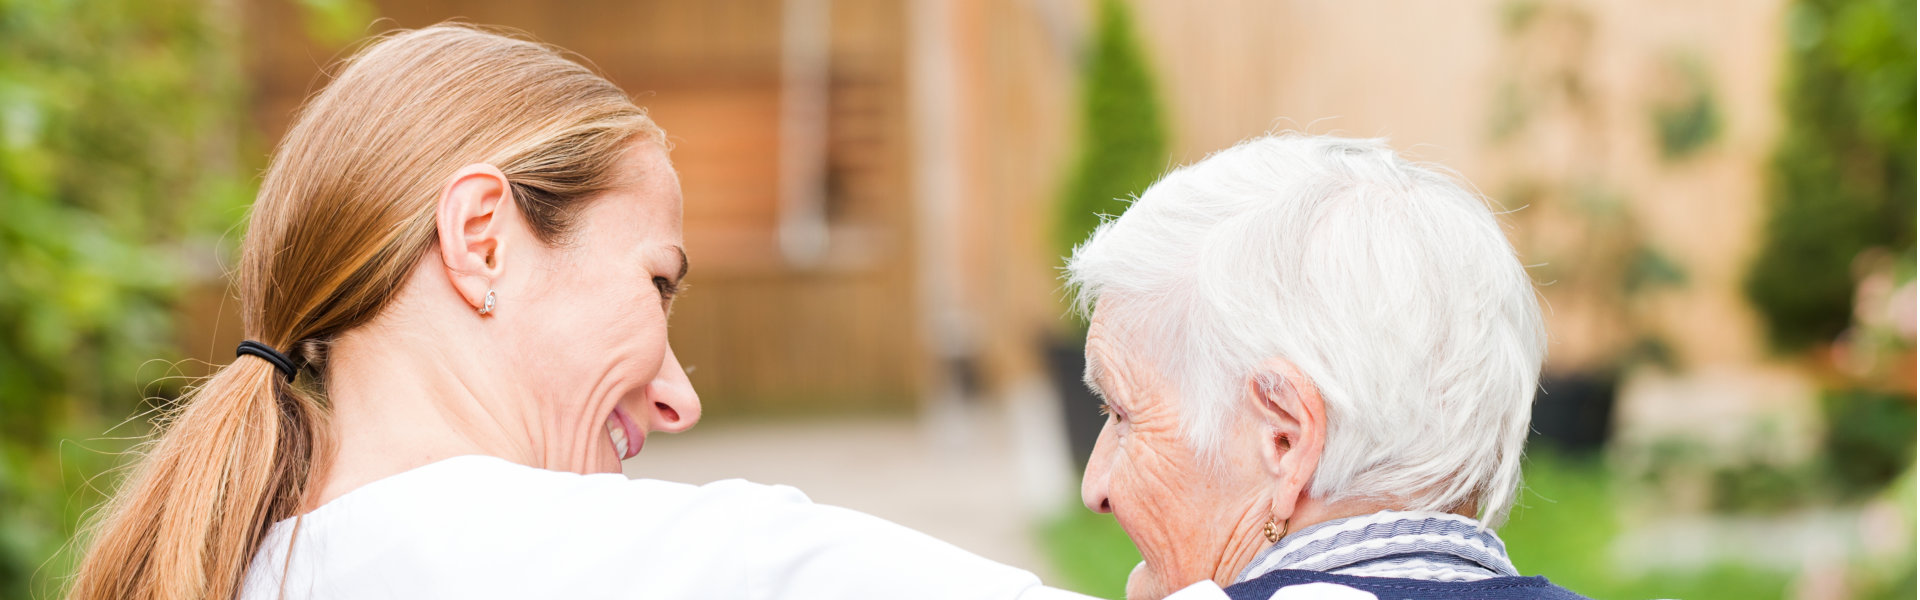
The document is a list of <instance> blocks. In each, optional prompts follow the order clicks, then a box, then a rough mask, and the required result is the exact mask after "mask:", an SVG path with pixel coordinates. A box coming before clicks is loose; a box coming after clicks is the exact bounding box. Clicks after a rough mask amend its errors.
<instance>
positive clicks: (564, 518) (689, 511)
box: [241, 456, 1086, 600]
mask: <svg viewBox="0 0 1920 600" xmlns="http://www.w3.org/2000/svg"><path fill="white" fill-rule="evenodd" d="M289 553H291V557H292V560H291V561H289V560H288V557H289ZM241 598H243V599H246V600H269V599H274V598H288V599H307V598H410V599H411V598H454V599H459V600H480V599H487V598H740V599H768V600H773V599H801V598H968V599H976V598H1006V599H1020V600H1052V599H1067V598H1075V599H1079V598H1086V596H1081V595H1079V594H1075V593H1072V592H1067V591H1064V590H1058V589H1054V588H1049V587H1045V586H1042V585H1041V584H1040V579H1039V578H1038V577H1035V576H1034V575H1033V574H1032V573H1029V572H1027V571H1024V570H1021V569H1017V568H1014V567H1009V566H1006V565H1002V564H999V563H995V562H993V561H990V560H987V559H984V558H981V557H979V556H975V555H974V554H972V553H969V552H967V551H965V550H961V549H960V548H957V547H955V546H953V545H952V544H948V543H946V542H942V541H940V540H937V539H934V538H932V537H929V536H927V535H926V534H922V533H920V532H917V531H914V530H911V529H908V528H906V527H902V526H900V525H896V524H894V523H891V522H888V521H885V520H882V519H880V518H877V517H873V516H870V515H866V514H863V513H859V512H855V511H852V510H847V509H844V508H839V507H834V506H826V505H820V504H814V503H812V502H811V501H809V500H808V499H807V496H806V495H805V494H802V493H800V491H799V490H796V489H793V488H790V487H786V486H768V485H760V484H755V483H750V482H746V481H742V480H737V479H736V480H727V481H719V482H715V483H711V484H707V485H701V486H694V485H686V484H680V483H669V482H664V481H654V480H644V479H642V480H630V479H627V478H626V477H625V476H623V475H619V474H611V473H609V474H600V475H580V474H577V473H562V472H556V471H547V470H542V469H536V468H533V467H527V466H523V465H519V464H514V463H512V462H509V461H506V460H503V459H499V458H494V457H487V456H462V457H458V458H451V459H447V460H443V461H440V462H437V463H433V464H430V465H427V466H424V467H420V468H417V469H414V470H411V471H407V472H405V473H401V474H398V475H394V476H392V477H388V478H386V479H382V480H379V481H376V482H373V483H370V484H367V485H365V486H362V487H361V488H359V489H356V490H354V491H352V492H349V493H347V494H346V495H343V496H341V497H339V498H337V499H335V500H333V501H332V502H328V503H327V504H326V505H324V506H321V507H320V508H319V509H317V510H314V511H313V512H311V513H308V514H306V515H305V516H304V517H302V518H301V519H300V520H299V531H298V536H297V538H296V535H295V521H294V520H291V519H290V520H287V521H281V522H279V523H275V524H274V525H273V527H272V528H271V530H270V531H269V532H268V533H267V536H266V539H265V542H264V543H263V544H262V545H261V548H260V551H259V553H258V554H256V555H255V556H254V559H253V563H252V565H251V567H250V568H249V569H248V570H247V575H246V581H245V582H244V584H243V586H242V589H241Z"/></svg>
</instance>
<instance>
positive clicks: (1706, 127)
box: [1653, 54, 1720, 160]
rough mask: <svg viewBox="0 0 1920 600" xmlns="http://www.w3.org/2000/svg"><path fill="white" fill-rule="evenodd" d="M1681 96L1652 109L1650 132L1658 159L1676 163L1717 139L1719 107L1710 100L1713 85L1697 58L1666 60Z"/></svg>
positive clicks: (1718, 132)
mask: <svg viewBox="0 0 1920 600" xmlns="http://www.w3.org/2000/svg"><path fill="white" fill-rule="evenodd" d="M1669 62H1670V63H1671V65H1670V66H1669V68H1671V69H1672V70H1673V71H1674V73H1675V74H1676V76H1677V78H1678V79H1679V81H1681V82H1682V85H1681V86H1680V91H1681V96H1680V97H1679V98H1677V99H1675V100H1673V101H1671V102H1668V103H1663V104H1659V105H1656V106H1654V107H1653V129H1654V131H1655V132H1657V133H1659V137H1660V157H1661V158H1664V159H1666V160H1678V159H1682V158H1686V157H1688V156H1692V155H1693V154H1694V153H1696V152H1699V151H1700V150H1702V149H1704V148H1706V147H1707V144H1708V143H1710V142H1712V141H1713V140H1714V138H1717V137H1719V136H1720V105H1719V103H1717V102H1715V101H1714V99H1713V82H1712V80H1711V78H1710V77H1709V76H1708V74H1707V67H1706V65H1705V64H1704V63H1702V62H1701V60H1700V58H1699V57H1697V56H1692V55H1686V54H1682V55H1676V56H1674V57H1672V58H1670V59H1669Z"/></svg>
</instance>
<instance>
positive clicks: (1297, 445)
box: [1067, 135, 1579, 599]
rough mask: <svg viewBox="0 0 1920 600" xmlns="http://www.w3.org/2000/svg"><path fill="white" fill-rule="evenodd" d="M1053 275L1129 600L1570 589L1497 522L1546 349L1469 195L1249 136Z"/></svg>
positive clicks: (1392, 162)
mask: <svg viewBox="0 0 1920 600" xmlns="http://www.w3.org/2000/svg"><path fill="white" fill-rule="evenodd" d="M1067 270H1068V278H1069V280H1070V281H1071V283H1072V284H1073V285H1074V286H1075V287H1076V288H1077V289H1078V292H1079V295H1080V299H1081V302H1082V306H1083V307H1090V309H1091V322H1092V325H1091V328H1090V330H1089V331H1088V335H1087V348H1086V352H1087V381H1088V385H1090V386H1091V387H1092V388H1093V389H1094V390H1095V391H1096V392H1097V393H1098V394H1100V396H1101V397H1102V398H1103V400H1104V406H1103V410H1104V411H1105V412H1107V413H1108V414H1109V415H1110V417H1109V419H1108V421H1107V423H1106V425H1105V428H1104V429H1103V430H1102V431H1101V434H1100V439H1099V442H1098V443H1097V444H1096V446H1095V449H1094V451H1093V457H1092V459H1091V461H1090V462H1089V464H1088V467H1087V472H1086V479H1085V481H1084V482H1083V484H1082V489H1081V494H1082V497H1083V500H1084V501H1085V502H1086V505H1087V507H1088V508H1090V509H1092V510H1094V511H1098V512H1102V513H1112V514H1113V515H1114V517H1115V518H1116V519H1118V520H1119V522H1120V525H1121V527H1122V528H1124V529H1125V530H1126V532H1127V534H1128V536H1130V537H1131V538H1132V539H1133V541H1134V544H1135V545H1136V546H1138V547H1139V549H1140V553H1141V555H1142V557H1143V558H1144V559H1145V560H1144V561H1143V562H1141V563H1140V565H1139V566H1138V567H1136V568H1135V569H1134V571H1133V574H1132V576H1131V577H1130V578H1129V579H1128V581H1127V596H1128V597H1129V598H1134V599H1141V598H1160V597H1163V596H1166V595H1168V593H1169V592H1172V591H1174V590H1182V588H1188V589H1185V590H1183V593H1181V594H1180V595H1181V596H1182V597H1188V596H1192V597H1204V596H1206V595H1217V594H1218V591H1217V590H1213V589H1212V586H1214V585H1216V584H1217V585H1220V586H1225V591H1226V593H1227V595H1229V596H1230V597H1232V598H1236V599H1244V598H1261V599H1265V598H1275V599H1281V598H1371V597H1379V598H1578V597H1579V596H1577V595H1575V594H1573V593H1571V592H1568V591H1567V590H1565V589H1562V588H1559V587H1555V586H1554V585H1552V584H1550V583H1548V582H1547V581H1546V580H1545V579H1544V578H1540V577H1520V576H1519V573H1518V572H1517V571H1516V570H1515V569H1514V566H1513V564H1512V563H1511V562H1509V561H1508V558H1507V555H1506V550H1505V545H1504V544H1502V543H1501V542H1500V539H1499V538H1498V537H1496V536H1495V535H1494V533H1493V531H1492V528H1493V527H1495V526H1498V525H1499V524H1500V521H1501V519H1502V518H1503V517H1504V516H1505V515H1506V513H1507V510H1508V509H1509V508H1510V507H1512V505H1513V502H1514V496H1515V493H1516V492H1515V490H1516V488H1517V486H1518V485H1519V481H1520V458H1521V446H1522V445H1523V444H1524V443H1525V441H1526V437H1527V422H1528V416H1529V409H1530V407H1531V406H1532V400H1533V394H1534V387H1535V384H1536V380H1537V378H1538V374H1539V371H1540V361H1541V357H1542V355H1543V353H1544V352H1545V336H1544V333H1543V330H1542V327H1541V322H1540V309H1539V305H1538V304H1537V302H1536V300H1535V297H1534V290H1533V286H1532V284H1531V282H1530V280H1529V279H1528V276H1527V272H1526V270H1525V269H1524V268H1523V267H1522V266H1521V264H1520V261H1519V260H1517V259H1516V257H1515V254H1514V251H1513V247H1512V246H1510V245H1509V244H1508V243H1507V240H1506V238H1505V237H1504V236H1503V235H1502V234H1501V230H1500V225H1499V224H1498V223H1497V222H1496V221H1495V219H1494V216H1493V214H1492V213H1490V212H1489V211H1488V208H1487V206H1486V204H1485V203H1484V202H1483V201H1482V200H1481V198H1480V197H1478V196H1476V195H1475V194H1473V193H1471V192H1469V191H1467V190H1465V189H1462V188H1461V187H1460V186H1459V185H1458V184H1456V183H1454V182H1453V181H1450V180H1449V179H1448V178H1447V177H1445V176H1443V175H1441V174H1440V173H1437V172H1436V171H1435V170H1433V169H1431V168H1427V167H1422V166H1420V165H1417V164H1414V163H1410V162H1407V161H1405V160H1402V159H1401V158H1399V157H1398V156H1396V155H1395V154H1394V153H1393V152H1392V151H1391V150H1390V149H1388V148H1387V147H1386V146H1385V145H1384V144H1383V143H1381V142H1378V141H1360V140H1348V139H1340V138H1333V137H1310V136H1302V135H1284V136H1279V137H1268V138H1262V139H1257V140H1253V141H1249V142H1246V143H1243V144H1240V145H1238V146H1235V147H1233V148H1230V149H1228V150H1225V151H1222V152H1220V153H1218V154H1215V155H1213V156H1211V157H1208V158H1207V159H1206V160H1203V161H1201V162H1199V163H1197V164H1194V165H1192V166H1188V167H1185V168H1182V169H1179V170H1177V171H1174V172H1173V173H1171V174H1169V175H1167V176H1166V178H1164V179H1162V180H1161V181H1159V182H1158V183H1156V184H1154V185H1153V186H1152V187H1151V188H1149V189H1148V190H1147V191H1146V193H1145V194H1144V195H1142V196H1141V197H1140V199H1139V201H1137V202H1135V203H1134V204H1133V205H1132V206H1131V207H1130V208H1129V209H1128V210H1127V212H1126V213H1125V214H1124V215H1122V216H1121V217H1119V218H1117V219H1114V220H1113V221H1111V222H1109V223H1107V224H1105V225H1103V226H1102V227H1101V228H1100V229H1099V230H1098V231H1096V232H1095V233H1094V234H1093V236H1092V237H1091V238H1090V239H1088V240H1087V242H1086V243H1085V244H1084V245H1082V246H1081V247H1080V248H1079V249H1077V250H1076V251H1075V252H1074V256H1073V258H1072V259H1071V262H1070V264H1069V266H1068V269H1067ZM1203 592H1210V593H1203Z"/></svg>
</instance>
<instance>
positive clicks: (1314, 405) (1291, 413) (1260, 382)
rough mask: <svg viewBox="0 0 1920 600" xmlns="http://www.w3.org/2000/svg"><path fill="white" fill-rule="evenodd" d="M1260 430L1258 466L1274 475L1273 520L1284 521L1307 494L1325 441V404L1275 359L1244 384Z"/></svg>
mask: <svg viewBox="0 0 1920 600" xmlns="http://www.w3.org/2000/svg"><path fill="white" fill-rule="evenodd" d="M1247 386H1248V390H1247V392H1248V393H1247V394H1246V395H1247V398H1248V399H1249V401H1251V402H1252V403H1253V411H1254V414H1255V415H1256V416H1257V417H1258V421H1259V423H1258V425H1259V427H1260V431H1261V432H1262V433H1263V434H1264V435H1265V437H1264V438H1263V439H1261V440H1260V454H1261V463H1262V465H1263V466H1264V467H1265V469H1266V470H1267V473H1268V474H1270V475H1272V476H1273V481H1274V485H1273V488H1272V489H1273V512H1274V516H1275V517H1278V518H1280V519H1286V518H1287V517H1288V515H1291V514H1293V511H1294V508H1295V506H1296V505H1297V504H1298V503H1299V501H1300V499H1301V498H1302V497H1303V496H1304V495H1305V494H1306V493H1307V487H1308V485H1309V484H1310V483H1312V481H1313V473H1314V470H1315V469H1317V468H1318V467H1319V466H1320V454H1321V452H1322V451H1323V450H1324V449H1325V448H1326V442H1327V412H1326V405H1325V403H1324V402H1322V401H1321V398H1320V388H1319V387H1318V386H1315V385H1314V384H1313V381H1312V380H1310V379H1308V378H1307V376H1306V374H1304V373H1301V372H1300V370H1299V369H1298V368H1295V367H1294V366H1293V364H1292V363H1289V362H1287V361H1285V360H1281V359H1278V358H1275V359H1272V360H1269V361H1267V362H1265V363H1262V364H1261V365H1260V368H1259V369H1257V370H1256V371H1255V372H1254V374H1253V376H1252V377H1251V378H1249V379H1248V382H1247Z"/></svg>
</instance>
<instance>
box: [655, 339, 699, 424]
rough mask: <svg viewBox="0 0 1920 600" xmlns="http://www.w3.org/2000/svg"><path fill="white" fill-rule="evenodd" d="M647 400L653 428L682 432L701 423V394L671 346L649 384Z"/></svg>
mask: <svg viewBox="0 0 1920 600" xmlns="http://www.w3.org/2000/svg"><path fill="white" fill-rule="evenodd" d="M647 402H648V407H647V412H648V415H647V418H648V422H649V425H650V426H649V427H648V429H650V430H653V431H664V432H667V433H679V432H682V431H686V430H687V429H689V428H691V427H693V424H694V423H698V422H700V394H699V393H698V392H695V391H694V390H693V382H692V381H689V380H688V379H687V370H686V369H684V368H682V367H681V366H680V359H678V358H675V357H674V356H673V348H672V347H671V346H669V347H668V348H667V356H666V358H665V359H664V360H662V362H661V364H660V373H659V374H658V375H655V376H654V377H653V381H652V382H650V383H648V384H647Z"/></svg>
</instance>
